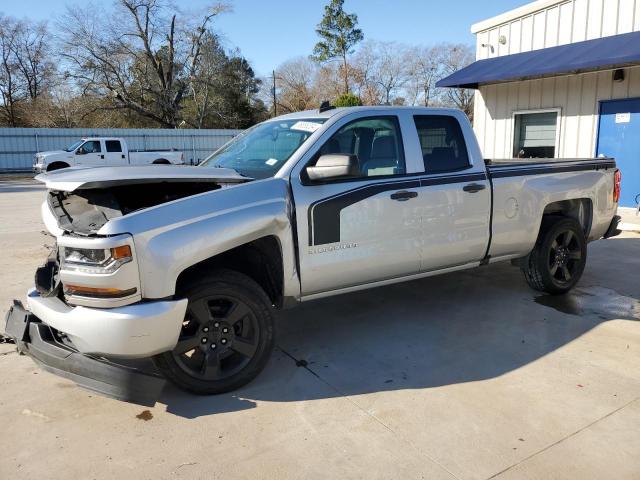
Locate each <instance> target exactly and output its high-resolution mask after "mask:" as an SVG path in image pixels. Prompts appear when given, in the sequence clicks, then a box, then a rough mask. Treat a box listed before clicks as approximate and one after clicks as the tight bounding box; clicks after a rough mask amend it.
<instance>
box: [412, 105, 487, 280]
mask: <svg viewBox="0 0 640 480" xmlns="http://www.w3.org/2000/svg"><path fill="white" fill-rule="evenodd" d="M413 124H414V128H413V131H414V132H415V134H416V135H417V141H418V142H419V143H420V155H421V158H420V159H419V161H420V162H421V163H422V165H423V172H424V174H423V175H422V177H421V179H420V187H419V188H418V189H417V191H418V193H419V196H418V197H417V199H416V204H417V205H418V208H419V217H420V223H421V225H422V236H421V256H422V270H423V271H431V270H437V269H441V268H448V267H455V266H458V265H464V264H467V263H473V262H479V261H480V260H481V259H482V258H483V257H484V256H485V253H486V250H487V245H488V242H489V228H490V215H491V213H490V212H491V185H490V183H489V180H488V178H487V175H486V172H485V166H484V162H483V161H482V159H481V158H477V159H476V158H473V155H472V154H471V153H470V152H469V149H468V148H467V143H468V141H467V140H466V139H465V137H464V134H463V130H462V128H461V126H460V122H459V120H458V119H457V118H456V117H454V116H450V115H438V114H426V115H414V116H413ZM469 134H472V132H471V130H470V129H469ZM469 140H471V139H469ZM472 160H475V161H476V163H479V165H478V164H473V163H474V162H473V161H472Z"/></svg>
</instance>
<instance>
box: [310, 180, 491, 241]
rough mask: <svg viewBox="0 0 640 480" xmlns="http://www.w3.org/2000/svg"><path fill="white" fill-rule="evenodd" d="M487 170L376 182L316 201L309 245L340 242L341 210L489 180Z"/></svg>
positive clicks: (311, 218) (312, 208)
mask: <svg viewBox="0 0 640 480" xmlns="http://www.w3.org/2000/svg"><path fill="white" fill-rule="evenodd" d="M486 178H487V177H486V175H485V174H484V173H474V174H462V175H451V176H441V177H428V178H414V179H403V180H396V181H393V182H384V183H373V184H369V185H364V186H362V187H358V188H355V189H353V190H348V191H346V192H341V193H339V194H337V195H334V196H332V197H328V198H324V199H322V200H318V201H317V202H314V203H312V204H311V205H310V206H309V210H308V228H309V246H314V245H326V244H328V243H338V242H340V212H341V211H342V210H344V209H345V208H347V207H349V206H350V205H353V204H354V203H358V202H361V201H362V200H365V199H367V198H370V197H373V196H374V195H378V194H380V193H384V192H388V191H395V190H404V189H411V188H419V187H421V186H422V187H425V186H429V185H446V184H451V183H461V182H473V181H479V180H486Z"/></svg>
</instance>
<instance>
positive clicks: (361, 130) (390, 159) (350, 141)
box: [318, 117, 406, 178]
mask: <svg viewBox="0 0 640 480" xmlns="http://www.w3.org/2000/svg"><path fill="white" fill-rule="evenodd" d="M331 154H343V155H355V156H357V158H358V165H359V170H360V178H362V177H377V176H386V175H402V174H404V173H405V172H406V167H405V161H404V150H403V148H402V137H401V135H400V125H399V124H398V120H397V118H396V117H370V118H362V119H358V120H354V121H353V122H350V123H348V124H346V125H345V126H343V127H342V128H340V130H338V131H337V132H336V133H334V134H333V136H332V137H331V138H330V139H329V140H328V141H327V143H325V144H324V145H323V146H322V148H320V151H319V154H318V157H320V156H322V155H331Z"/></svg>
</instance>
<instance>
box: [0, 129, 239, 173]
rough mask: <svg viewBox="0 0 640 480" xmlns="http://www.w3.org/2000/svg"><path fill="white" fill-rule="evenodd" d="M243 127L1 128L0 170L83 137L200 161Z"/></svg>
mask: <svg viewBox="0 0 640 480" xmlns="http://www.w3.org/2000/svg"><path fill="white" fill-rule="evenodd" d="M240 132H241V130H196V129H189V130H181V129H178V130H172V129H142V128H0V171H26V170H30V169H31V166H32V164H33V156H34V154H35V153H36V152H44V151H47V150H61V149H63V148H65V147H67V146H69V145H71V144H72V143H73V142H75V141H76V140H78V139H80V138H82V137H89V136H99V137H122V138H124V139H125V141H126V142H127V145H128V146H129V148H130V149H131V150H154V149H155V150H167V149H174V150H179V151H182V152H184V161H185V163H187V164H190V165H194V164H198V163H199V162H200V161H201V160H203V159H204V158H205V157H207V156H208V155H209V154H210V153H211V152H213V151H214V150H216V149H217V148H218V147H221V146H222V145H224V144H225V143H226V142H228V141H229V140H231V139H232V138H233V137H234V136H235V135H237V134H238V133H240Z"/></svg>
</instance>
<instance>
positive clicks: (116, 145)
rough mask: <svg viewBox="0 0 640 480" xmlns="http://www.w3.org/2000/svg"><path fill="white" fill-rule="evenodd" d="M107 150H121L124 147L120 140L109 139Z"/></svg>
mask: <svg viewBox="0 0 640 480" xmlns="http://www.w3.org/2000/svg"><path fill="white" fill-rule="evenodd" d="M105 143H106V147H107V152H121V151H122V147H121V146H120V142H119V141H118V140H107V141H106V142H105Z"/></svg>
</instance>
